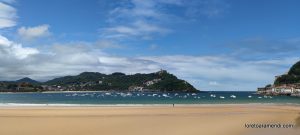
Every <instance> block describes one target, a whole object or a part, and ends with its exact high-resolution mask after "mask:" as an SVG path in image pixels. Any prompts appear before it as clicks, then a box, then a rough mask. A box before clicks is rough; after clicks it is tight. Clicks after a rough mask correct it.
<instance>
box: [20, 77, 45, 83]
mask: <svg viewBox="0 0 300 135" xmlns="http://www.w3.org/2000/svg"><path fill="white" fill-rule="evenodd" d="M15 82H17V83H31V84H38V83H40V82H38V81H36V80H33V79H31V78H28V77H25V78H22V79H19V80H16V81H15Z"/></svg>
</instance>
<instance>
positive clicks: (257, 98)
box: [0, 91, 300, 106]
mask: <svg viewBox="0 0 300 135" xmlns="http://www.w3.org/2000/svg"><path fill="white" fill-rule="evenodd" d="M173 104H181V105H197V104H293V105H300V100H299V97H290V96H263V95H258V94H256V93H255V92H254V91H240V92H236V91H204V92H199V93H173V92H172V93H168V92H144V93H143V92H55V93H51V92H50V93H48V92H46V93H0V106H98V105H100V106H103V105H120V106H128V105H133V106H134V105H173Z"/></svg>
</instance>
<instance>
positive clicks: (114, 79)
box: [0, 70, 199, 92]
mask: <svg viewBox="0 0 300 135" xmlns="http://www.w3.org/2000/svg"><path fill="white" fill-rule="evenodd" d="M44 91H135V92H198V91H199V90H197V89H196V88H194V87H193V86H192V85H191V84H190V83H188V82H187V81H185V80H181V79H178V78H177V77H176V76H175V75H173V74H170V73H168V72H167V71H166V70H160V71H158V72H154V73H148V74H142V73H136V74H132V75H126V74H124V73H121V72H115V73H112V74H109V75H107V74H102V73H99V72H83V73H81V74H79V75H76V76H64V77H59V78H55V79H52V80H49V81H46V82H38V81H35V80H32V79H30V78H28V77H26V78H23V79H20V80H16V81H1V82H0V92H44Z"/></svg>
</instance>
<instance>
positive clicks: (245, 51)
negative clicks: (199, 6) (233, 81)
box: [224, 38, 300, 59]
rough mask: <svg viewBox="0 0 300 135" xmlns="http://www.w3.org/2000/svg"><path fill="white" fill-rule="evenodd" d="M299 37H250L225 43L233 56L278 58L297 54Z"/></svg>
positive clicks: (299, 42) (299, 43) (299, 47)
mask: <svg viewBox="0 0 300 135" xmlns="http://www.w3.org/2000/svg"><path fill="white" fill-rule="evenodd" d="M299 45H300V40H298V38H290V39H272V40H271V39H266V38H248V39H243V40H240V41H235V42H231V43H228V44H225V45H224V46H225V47H227V48H228V49H229V50H230V51H231V52H232V54H231V55H232V56H235V57H236V56H238V57H240V58H246V59H249V58H250V59H253V58H266V57H267V58H271V57H273V58H278V57H287V56H295V55H297V54H298V50H299V49H300V46H299Z"/></svg>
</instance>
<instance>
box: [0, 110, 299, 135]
mask: <svg viewBox="0 0 300 135" xmlns="http://www.w3.org/2000/svg"><path fill="white" fill-rule="evenodd" d="M299 112H300V107H299V106H298V107H296V106H275V105H199V106H175V107H174V108H173V107H168V106H152V107H151V106H145V107H142V106H140V107H1V108H0V135H242V134H243V135H268V134H272V135H276V134H286V135H300V130H299V128H300V127H299V128H296V126H295V127H294V128H288V129H287V128H286V129H285V128H272V129H271V128H267V129H253V128H245V124H250V123H257V124H260V123H267V124H271V123H281V124H295V125H296V123H297V122H296V119H297V118H298V117H299V116H300V114H299ZM298 125H299V118H298Z"/></svg>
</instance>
